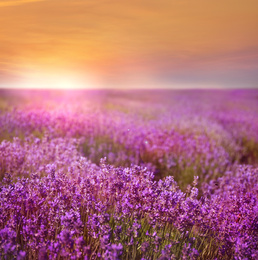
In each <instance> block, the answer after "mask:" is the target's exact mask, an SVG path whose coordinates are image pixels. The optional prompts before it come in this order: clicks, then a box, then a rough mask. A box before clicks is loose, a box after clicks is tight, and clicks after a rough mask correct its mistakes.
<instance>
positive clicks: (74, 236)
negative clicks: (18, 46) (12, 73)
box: [0, 91, 258, 260]
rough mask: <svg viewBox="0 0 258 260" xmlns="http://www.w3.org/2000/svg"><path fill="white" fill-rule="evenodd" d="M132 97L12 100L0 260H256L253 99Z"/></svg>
mask: <svg viewBox="0 0 258 260" xmlns="http://www.w3.org/2000/svg"><path fill="white" fill-rule="evenodd" d="M30 94H31V93H30ZM128 94H129V95H131V96H130V99H128V98H127V96H126V95H125V93H120V92H115V93H113V92H104V91H103V92H101V93H98V95H93V94H92V93H91V97H90V99H87V98H86V97H85V96H82V95H81V93H80V95H75V94H74V95H75V96H70V95H68V96H66V95H64V96H59V97H55V98H53V99H51V98H49V99H48V100H44V95H42V97H37V99H36V98H35V100H37V103H35V101H34V99H32V101H30V102H27V101H26V102H25V100H27V99H24V97H26V93H25V94H24V93H23V95H20V97H21V99H20V101H19V102H18V103H16V104H15V105H14V104H13V103H12V102H13V101H12V98H13V95H14V94H12V95H11V94H10V95H9V96H8V95H7V94H6V93H5V98H6V100H7V101H8V102H9V107H6V108H4V109H3V108H2V110H1V111H0V140H1V143H0V181H1V182H0V255H1V259H163V260H164V259H257V258H258V246H257V245H258V168H257V164H258V153H257V151H258V150H257V147H258V136H257V133H258V123H257V122H258V120H257V114H258V113H257V112H258V106H257V103H256V102H255V101H254V99H253V97H254V95H253V93H249V92H248V91H242V92H241V91H240V92H216V93H213V92H208V93H206V92H200V93H199V94H198V93H197V92H191V91H188V92H187V93H180V92H171V93H170V92H165V93H161V94H159V95H157V93H152V92H139V93H138V94H139V96H141V98H139V97H138V96H137V95H135V94H133V93H128ZM256 94H257V93H256ZM33 95H35V93H34V94H33ZM15 100H16V99H15ZM39 100H40V101H41V102H39ZM236 101H237V102H236ZM0 102H1V99H0ZM8 102H7V103H8ZM62 102H63V103H62ZM101 158H103V159H101Z"/></svg>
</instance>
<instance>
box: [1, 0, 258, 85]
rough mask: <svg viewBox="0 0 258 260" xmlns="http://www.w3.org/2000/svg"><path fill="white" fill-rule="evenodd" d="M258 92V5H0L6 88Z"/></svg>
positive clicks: (102, 0) (74, 0) (230, 0)
mask: <svg viewBox="0 0 258 260" xmlns="http://www.w3.org/2000/svg"><path fill="white" fill-rule="evenodd" d="M12 86H15V87H17V86H20V87H32V88H33V87H35V88H40V87H43V88H44V87H56V88H69V87H86V88H94V87H107V88H112V87H115V88H116V87H123V88H134V87H141V88H147V87H150V88H153V87H157V88H159V87H171V88H205V87H206V88H213V87H215V88H224V87H228V88H256V87H258V1H257V0H216V1H215V0H214V1H212V0H210V1H209V0H110V1H109V0H0V87H2V88H3V87H12Z"/></svg>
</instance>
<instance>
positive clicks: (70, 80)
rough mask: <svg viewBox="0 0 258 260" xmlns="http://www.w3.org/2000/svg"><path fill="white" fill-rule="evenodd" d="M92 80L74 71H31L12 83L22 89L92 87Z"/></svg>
mask: <svg viewBox="0 0 258 260" xmlns="http://www.w3.org/2000/svg"><path fill="white" fill-rule="evenodd" d="M94 85H95V84H94V83H93V80H90V79H89V77H88V78H86V76H82V75H79V74H75V73H73V74H72V73H65V72H62V73H33V74H28V75H26V76H25V77H24V79H23V80H21V81H19V82H18V83H16V84H15V85H14V87H15V88H19V89H20V88H22V89H92V88H95V87H94Z"/></svg>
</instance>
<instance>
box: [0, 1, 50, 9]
mask: <svg viewBox="0 0 258 260" xmlns="http://www.w3.org/2000/svg"><path fill="white" fill-rule="evenodd" d="M42 1H45V0H2V1H1V2H0V7H4V6H14V5H23V4H28V3H34V2H42Z"/></svg>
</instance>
